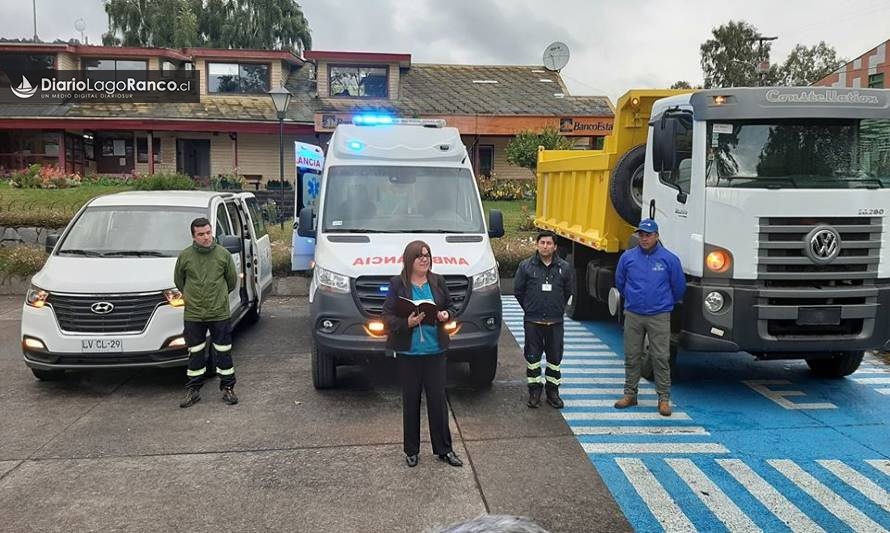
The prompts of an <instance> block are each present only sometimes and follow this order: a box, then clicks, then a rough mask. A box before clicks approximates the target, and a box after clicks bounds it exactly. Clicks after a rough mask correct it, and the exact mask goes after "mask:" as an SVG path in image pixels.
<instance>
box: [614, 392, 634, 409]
mask: <svg viewBox="0 0 890 533" xmlns="http://www.w3.org/2000/svg"><path fill="white" fill-rule="evenodd" d="M636 404H637V396H636V394H625V395H624V397H623V398H621V399H620V400H618V401H617V402H615V409H626V408H628V407H632V406H634V405H636Z"/></svg>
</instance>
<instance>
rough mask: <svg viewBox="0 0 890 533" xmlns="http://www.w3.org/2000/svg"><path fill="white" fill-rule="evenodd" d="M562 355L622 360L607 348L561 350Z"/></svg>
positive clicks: (622, 359)
mask: <svg viewBox="0 0 890 533" xmlns="http://www.w3.org/2000/svg"><path fill="white" fill-rule="evenodd" d="M562 356H563V357H581V358H584V357H611V358H613V359H620V360H621V361H624V358H623V357H618V354H617V353H615V352H610V351H607V350H584V351H583V352H576V351H570V352H568V353H566V352H563V354H562Z"/></svg>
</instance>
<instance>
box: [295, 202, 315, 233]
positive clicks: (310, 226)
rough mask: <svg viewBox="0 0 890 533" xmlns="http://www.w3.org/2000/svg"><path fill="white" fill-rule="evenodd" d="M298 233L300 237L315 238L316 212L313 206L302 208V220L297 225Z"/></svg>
mask: <svg viewBox="0 0 890 533" xmlns="http://www.w3.org/2000/svg"><path fill="white" fill-rule="evenodd" d="M297 235H299V236H300V237H312V238H313V239H314V238H315V212H314V210H313V209H312V208H311V207H304V208H303V209H300V221H299V225H298V226H297Z"/></svg>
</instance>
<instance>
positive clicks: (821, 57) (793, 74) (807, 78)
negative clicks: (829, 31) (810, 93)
mask: <svg viewBox="0 0 890 533" xmlns="http://www.w3.org/2000/svg"><path fill="white" fill-rule="evenodd" d="M846 62H847V60H846V59H842V58H839V57H838V56H837V51H835V49H834V47H832V46H829V45H827V44H825V41H819V44H817V45H816V46H811V47H809V48H808V47H806V46H804V45H802V44H798V45H797V46H795V47H794V48H793V49H792V50H791V52H790V53H789V54H788V58H787V59H786V60H785V62H784V63H783V64H782V66H781V67H780V68H779V75H780V78H781V80H782V84H783V85H791V86H802V85H810V84H811V83H815V82H817V81H819V80H821V79H822V78H824V77H825V76H828V75H829V74H831V73H832V72H834V71H835V70H837V69H838V67H840V66H841V65H843V64H844V63H846Z"/></svg>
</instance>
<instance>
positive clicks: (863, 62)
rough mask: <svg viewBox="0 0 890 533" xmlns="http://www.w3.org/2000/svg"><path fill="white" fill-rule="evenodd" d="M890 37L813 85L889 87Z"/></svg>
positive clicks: (857, 87)
mask: <svg viewBox="0 0 890 533" xmlns="http://www.w3.org/2000/svg"><path fill="white" fill-rule="evenodd" d="M888 48H890V39H888V40H886V41H884V42H883V43H881V44H879V45H878V46H876V47H874V48H872V49H871V50H869V51H868V52H866V53H864V54H862V55H861V56H859V57H857V58H856V59H854V60H852V61H850V62H848V63H846V64H845V65H843V66H842V67H840V68H839V69H837V70H836V71H835V72H833V73H831V74H829V75H828V76H826V77H824V78H822V79H821V80H819V81H817V82H816V83H814V84H813V85H820V86H824V87H848V88H853V89H859V88H863V89H864V88H871V89H886V88H888V87H890V57H888V56H887V50H888Z"/></svg>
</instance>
